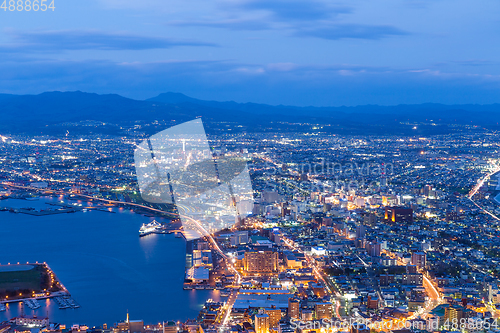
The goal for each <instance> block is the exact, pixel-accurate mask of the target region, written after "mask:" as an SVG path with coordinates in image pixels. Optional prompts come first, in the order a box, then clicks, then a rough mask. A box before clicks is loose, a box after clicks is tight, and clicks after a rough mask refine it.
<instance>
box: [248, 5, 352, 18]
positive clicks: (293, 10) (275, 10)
mask: <svg viewBox="0 0 500 333" xmlns="http://www.w3.org/2000/svg"><path fill="white" fill-rule="evenodd" d="M240 7H241V8H242V9H245V10H265V11H269V12H271V13H272V15H273V16H274V17H275V18H276V19H278V20H282V21H289V20H292V21H316V20H323V19H329V18H332V17H333V16H335V15H338V14H340V13H350V12H351V9H350V8H349V7H345V6H331V5H328V4H327V3H325V2H321V1H316V0H251V1H244V2H242V3H240Z"/></svg>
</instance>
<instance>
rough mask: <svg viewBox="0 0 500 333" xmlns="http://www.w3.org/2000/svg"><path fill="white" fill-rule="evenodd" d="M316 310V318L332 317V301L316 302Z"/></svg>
mask: <svg viewBox="0 0 500 333" xmlns="http://www.w3.org/2000/svg"><path fill="white" fill-rule="evenodd" d="M314 312H315V313H316V319H323V318H332V303H316V304H315V305H314Z"/></svg>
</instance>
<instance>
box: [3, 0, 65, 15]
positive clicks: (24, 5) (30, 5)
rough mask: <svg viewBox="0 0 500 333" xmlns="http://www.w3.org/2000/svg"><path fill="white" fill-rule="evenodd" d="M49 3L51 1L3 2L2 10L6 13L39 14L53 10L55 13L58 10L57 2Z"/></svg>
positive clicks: (17, 0)
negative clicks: (32, 12)
mask: <svg viewBox="0 0 500 333" xmlns="http://www.w3.org/2000/svg"><path fill="white" fill-rule="evenodd" d="M0 1H1V0H0ZM49 1H50V0H3V2H2V5H1V6H0V8H1V9H3V10H4V11H5V12H6V11H11V12H14V11H18V12H23V11H24V12H30V11H34V12H38V11H39V10H41V11H42V12H45V11H47V10H49V9H52V11H54V10H55V9H56V6H55V4H54V1H55V0H52V1H51V2H50V3H48V2H49Z"/></svg>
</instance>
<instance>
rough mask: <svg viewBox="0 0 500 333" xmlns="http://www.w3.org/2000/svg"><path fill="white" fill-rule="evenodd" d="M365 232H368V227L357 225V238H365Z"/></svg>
mask: <svg viewBox="0 0 500 333" xmlns="http://www.w3.org/2000/svg"><path fill="white" fill-rule="evenodd" d="M365 234H366V227H365V226H364V225H362V224H360V225H358V226H357V227H356V239H363V238H365Z"/></svg>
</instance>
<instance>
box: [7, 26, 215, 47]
mask: <svg viewBox="0 0 500 333" xmlns="http://www.w3.org/2000/svg"><path fill="white" fill-rule="evenodd" d="M10 35H11V38H12V42H11V43H9V44H4V45H0V51H3V52H26V51H28V52H29V51H34V52H36V51H43V52H52V51H54V52H57V51H65V50H150V49H168V48H172V47H177V46H217V45H216V44H213V43H206V42H200V41H192V40H177V39H170V38H164V37H151V36H139V35H133V34H128V33H107V32H101V31H96V30H58V31H42V32H11V33H10Z"/></svg>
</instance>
